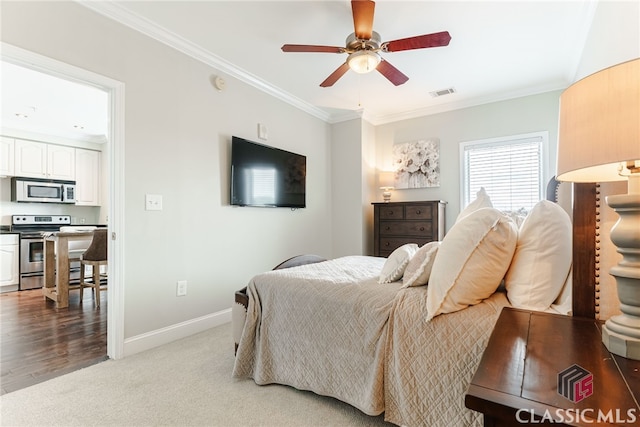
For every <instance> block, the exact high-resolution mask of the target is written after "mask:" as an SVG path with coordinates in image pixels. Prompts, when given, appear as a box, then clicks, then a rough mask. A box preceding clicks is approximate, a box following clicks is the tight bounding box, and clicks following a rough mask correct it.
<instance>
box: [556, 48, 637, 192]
mask: <svg viewBox="0 0 640 427" xmlns="http://www.w3.org/2000/svg"><path fill="white" fill-rule="evenodd" d="M636 160H640V58H638V59H634V60H632V61H628V62H624V63H622V64H618V65H615V66H613V67H610V68H606V69H604V70H602V71H599V72H597V73H595V74H592V75H590V76H588V77H585V78H584V79H582V80H579V81H578V82H576V83H574V84H573V85H571V86H569V87H568V88H567V89H566V90H565V91H564V92H563V93H562V95H561V96H560V122H559V130H558V164H557V175H558V180H560V181H572V182H605V181H620V180H623V179H626V177H625V176H624V173H622V172H621V171H620V164H621V163H624V162H629V161H636ZM626 174H627V175H628V174H629V172H628V171H626Z"/></svg>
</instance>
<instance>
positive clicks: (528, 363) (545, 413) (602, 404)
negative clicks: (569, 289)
mask: <svg viewBox="0 0 640 427" xmlns="http://www.w3.org/2000/svg"><path fill="white" fill-rule="evenodd" d="M601 336H602V330H601V323H600V322H599V321H597V320H593V319H586V318H574V317H568V316H561V315H555V314H549V313H541V312H535V311H527V310H519V309H514V308H505V309H503V311H502V313H501V314H500V317H499V318H498V321H497V323H496V326H495V328H494V330H493V333H492V334H491V338H490V339H489V343H488V345H487V348H486V350H485V351H484V354H483V356H482V360H481V362H480V365H479V366H478V369H477V371H476V373H475V376H474V377H473V380H472V381H471V383H470V385H469V389H468V390H467V394H466V396H465V405H466V407H467V408H469V409H473V410H475V411H478V412H482V413H483V414H484V425H485V427H500V426H522V425H527V424H531V425H554V426H557V425H566V426H605V425H619V426H640V406H639V404H638V401H639V399H640V361H634V360H630V359H625V358H623V357H620V356H617V355H614V354H611V353H609V351H608V350H607V348H606V347H605V346H604V345H603V344H602V337H601Z"/></svg>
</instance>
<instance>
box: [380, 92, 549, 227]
mask: <svg viewBox="0 0 640 427" xmlns="http://www.w3.org/2000/svg"><path fill="white" fill-rule="evenodd" d="M559 96H560V92H559V91H554V92H548V93H543V94H540V95H533V96H527V97H523V98H517V99H512V100H508V101H501V102H495V103H491V104H486V105H481V106H477V107H470V108H465V109H461V110H455V111H449V112H445V113H440V114H434V115H431V116H424V117H419V118H415V119H411V120H404V121H400V122H395V123H389V124H385V125H381V126H378V127H377V128H376V153H377V154H376V155H377V164H378V166H379V167H381V168H384V167H385V166H386V165H390V162H391V159H392V156H391V149H392V146H393V144H397V143H403V142H410V141H415V140H418V139H427V138H432V137H435V138H439V139H440V187H435V188H422V189H407V190H394V191H393V192H392V195H391V200H392V201H396V202H400V201H410V200H444V201H445V202H447V207H446V212H447V214H446V227H447V229H449V228H450V227H451V225H453V223H454V221H455V218H456V217H457V215H458V213H459V212H460V167H459V161H460V160H459V145H460V143H461V142H465V141H473V140H479V139H487V138H495V137H501V136H509V135H516V134H523V133H530V132H538V131H548V132H549V154H550V156H549V164H550V165H549V167H548V169H549V170H550V171H551V172H550V176H548V177H545V182H546V181H547V180H548V179H549V178H550V177H551V176H553V174H554V171H555V151H556V145H557V128H558V99H559Z"/></svg>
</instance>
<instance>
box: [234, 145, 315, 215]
mask: <svg viewBox="0 0 640 427" xmlns="http://www.w3.org/2000/svg"><path fill="white" fill-rule="evenodd" d="M306 171H307V158H306V157H305V156H303V155H301V154H295V153H291V152H289V151H285V150H281V149H279V148H274V147H269V146H267V145H262V144H258V143H256V142H252V141H248V140H246V139H243V138H239V137H236V136H234V137H233V138H232V140H231V204H232V205H236V206H268V207H288V208H304V207H305V206H306V198H305V194H306V188H305V187H306Z"/></svg>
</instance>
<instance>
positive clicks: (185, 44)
mask: <svg viewBox="0 0 640 427" xmlns="http://www.w3.org/2000/svg"><path fill="white" fill-rule="evenodd" d="M76 1H77V3H79V4H81V5H82V6H84V7H86V8H88V9H90V10H92V11H94V12H96V13H99V14H100V15H103V16H105V17H107V18H109V19H112V20H114V21H116V22H119V23H120V24H122V25H125V26H127V27H129V28H132V29H134V30H136V31H138V32H140V33H142V34H144V35H146V36H148V37H151V38H152V39H154V40H156V41H159V42H160V43H163V44H165V45H167V46H170V47H172V48H174V49H176V50H178V51H179V52H182V53H184V54H185V55H187V56H190V57H192V58H194V59H196V60H198V61H200V62H203V63H205V64H207V65H209V66H211V67H213V68H215V69H217V70H219V71H222V72H224V73H226V74H228V75H230V76H232V77H234V78H236V79H238V80H240V81H242V82H244V83H246V84H248V85H250V86H252V87H254V88H256V89H258V90H260V91H263V92H265V93H267V94H269V95H271V96H273V97H274V98H277V99H279V100H281V101H283V102H286V103H287V104H290V105H292V106H294V107H296V108H298V109H300V110H302V111H305V112H306V113H308V114H310V115H312V116H314V117H317V118H318V119H320V120H323V121H325V122H329V121H330V119H331V115H330V114H329V113H328V112H326V111H325V110H323V109H321V108H318V107H316V106H315V105H312V104H309V103H308V102H305V101H303V100H301V99H300V98H297V97H295V96H293V95H291V94H290V93H288V92H285V91H283V90H282V89H280V88H278V87H276V86H274V85H272V84H270V83H268V82H266V81H264V80H262V79H261V78H259V77H257V76H255V75H253V74H251V73H249V72H248V71H246V70H243V69H242V68H240V67H237V66H235V65H234V64H232V63H230V62H229V61H227V60H225V59H223V58H221V57H219V56H217V55H214V54H213V53H211V52H209V51H208V50H206V49H203V48H202V47H200V46H199V45H197V44H195V43H192V42H191V41H189V40H187V39H185V38H184V37H181V36H179V35H177V34H175V33H173V32H172V31H169V30H168V29H166V28H164V27H162V26H160V25H158V24H156V23H154V22H152V21H150V20H148V19H146V18H144V17H142V16H140V15H138V14H136V13H134V12H132V11H131V10H129V9H127V8H125V7H123V6H121V5H119V4H117V3H113V2H108V1H99V2H98V1H86V0H76Z"/></svg>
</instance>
